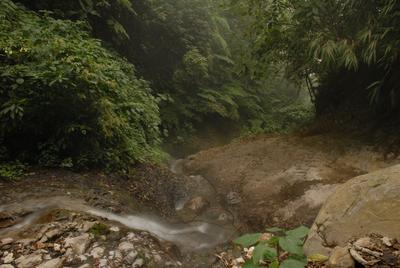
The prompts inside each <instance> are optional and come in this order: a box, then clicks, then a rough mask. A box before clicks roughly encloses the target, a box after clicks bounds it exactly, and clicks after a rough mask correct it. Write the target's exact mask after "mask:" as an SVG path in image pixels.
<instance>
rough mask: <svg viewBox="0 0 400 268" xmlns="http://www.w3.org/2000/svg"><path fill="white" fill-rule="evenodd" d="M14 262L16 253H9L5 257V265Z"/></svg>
mask: <svg viewBox="0 0 400 268" xmlns="http://www.w3.org/2000/svg"><path fill="white" fill-rule="evenodd" d="M13 261H14V253H12V252H11V253H8V254H7V256H5V257H4V259H3V262H4V263H5V264H9V263H12V262H13Z"/></svg>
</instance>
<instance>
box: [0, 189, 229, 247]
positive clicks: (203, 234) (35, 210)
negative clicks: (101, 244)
mask: <svg viewBox="0 0 400 268" xmlns="http://www.w3.org/2000/svg"><path fill="white" fill-rule="evenodd" d="M56 208H58V209H66V210H71V211H78V212H84V213H88V214H91V215H94V216H98V217H102V218H105V219H108V220H110V221H114V222H119V223H120V224H122V225H124V226H126V227H128V228H131V229H135V230H142V231H147V232H149V233H151V234H152V235H154V236H156V237H158V238H160V239H162V240H166V241H169V242H172V243H174V244H176V245H178V246H180V247H181V249H182V250H187V251H196V250H204V249H209V248H213V247H215V246H216V245H218V244H221V243H224V242H226V241H228V240H229V239H230V238H231V235H232V232H231V231H229V230H227V229H226V228H222V227H220V226H218V225H214V224H210V223H207V222H193V223H186V224H170V223H167V222H166V221H165V220H163V219H161V218H159V217H156V216H148V215H118V214H114V213H110V212H107V211H104V210H100V209H95V208H92V207H90V206H87V205H86V204H85V203H84V202H83V201H81V200H73V199H70V198H68V197H54V198H47V199H34V200H27V201H25V202H20V203H16V204H11V205H7V206H0V211H19V210H24V211H30V212H32V213H30V214H29V215H28V216H26V217H25V218H24V219H23V221H21V222H20V223H18V224H16V225H14V226H12V227H10V228H7V229H4V230H2V231H0V237H1V236H4V235H6V234H9V233H12V232H15V231H20V230H21V229H24V228H26V227H28V226H29V225H31V224H33V223H34V222H35V220H37V219H38V218H39V217H40V216H41V215H43V214H44V213H45V212H48V211H49V210H51V209H56Z"/></svg>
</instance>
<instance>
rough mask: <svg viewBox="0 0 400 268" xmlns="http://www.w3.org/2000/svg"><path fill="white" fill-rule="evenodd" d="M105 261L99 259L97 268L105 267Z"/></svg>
mask: <svg viewBox="0 0 400 268" xmlns="http://www.w3.org/2000/svg"><path fill="white" fill-rule="evenodd" d="M107 263H108V262H107V260H106V259H101V260H100V261H99V267H105V266H107Z"/></svg>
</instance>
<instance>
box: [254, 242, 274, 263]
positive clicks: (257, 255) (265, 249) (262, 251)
mask: <svg viewBox="0 0 400 268" xmlns="http://www.w3.org/2000/svg"><path fill="white" fill-rule="evenodd" d="M276 256H277V253H276V249H274V248H271V247H269V246H268V245H265V244H262V243H261V244H258V245H257V246H256V247H255V248H254V252H253V262H254V264H259V263H260V261H261V260H263V259H264V257H265V258H266V259H268V260H273V259H275V258H276Z"/></svg>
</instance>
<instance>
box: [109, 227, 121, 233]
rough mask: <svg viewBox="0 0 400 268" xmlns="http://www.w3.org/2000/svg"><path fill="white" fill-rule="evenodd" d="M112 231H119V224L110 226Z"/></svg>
mask: <svg viewBox="0 0 400 268" xmlns="http://www.w3.org/2000/svg"><path fill="white" fill-rule="evenodd" d="M110 231H111V232H119V228H118V227H117V226H113V227H111V228H110Z"/></svg>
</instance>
